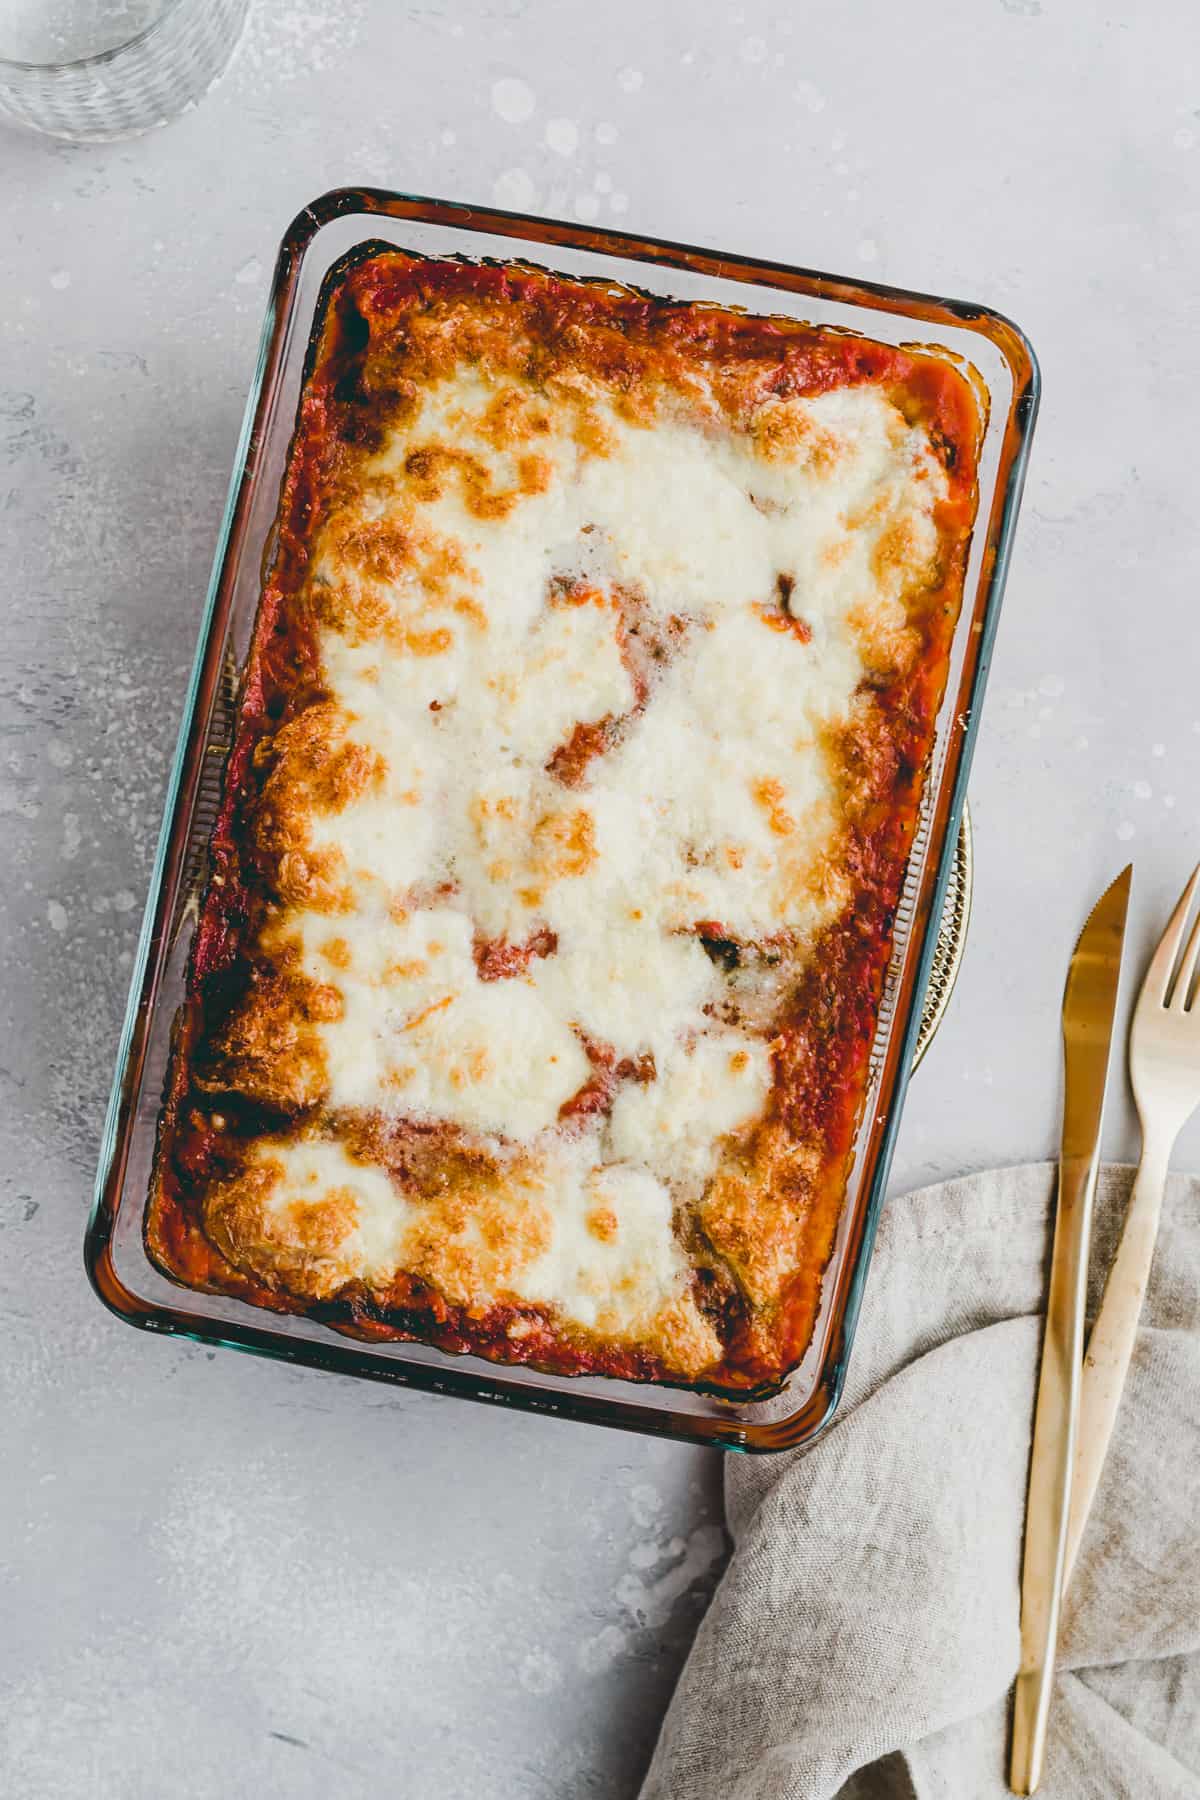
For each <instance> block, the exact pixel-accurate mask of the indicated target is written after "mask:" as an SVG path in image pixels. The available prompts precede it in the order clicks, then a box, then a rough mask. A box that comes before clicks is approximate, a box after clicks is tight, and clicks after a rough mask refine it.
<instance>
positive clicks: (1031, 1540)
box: [1008, 864, 1133, 1794]
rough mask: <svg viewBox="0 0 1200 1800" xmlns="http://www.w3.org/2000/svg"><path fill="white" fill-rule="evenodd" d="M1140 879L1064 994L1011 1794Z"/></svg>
mask: <svg viewBox="0 0 1200 1800" xmlns="http://www.w3.org/2000/svg"><path fill="white" fill-rule="evenodd" d="M1132 881H1133V865H1132V864H1130V865H1129V866H1128V867H1127V868H1126V869H1124V870H1123V871H1122V873H1121V874H1120V875H1118V876H1117V879H1116V880H1115V881H1114V882H1113V884H1112V886H1111V887H1110V888H1108V889H1107V890H1106V892H1105V893H1104V894H1102V895H1101V897H1100V899H1099V900H1098V901H1097V902H1096V904H1095V906H1094V907H1093V909H1092V913H1091V916H1090V917H1089V919H1088V922H1087V924H1086V925H1085V926H1084V928H1083V930H1082V932H1081V933H1080V935H1079V942H1078V943H1077V944H1076V946H1075V954H1074V956H1073V957H1072V958H1071V966H1070V969H1069V970H1068V971H1067V988H1066V993H1065V994H1064V996H1063V1054H1064V1059H1065V1065H1066V1084H1065V1092H1064V1096H1063V1126H1062V1152H1061V1155H1060V1157H1059V1164H1058V1205H1057V1209H1056V1215H1055V1221H1054V1251H1053V1254H1052V1257H1051V1261H1050V1297H1049V1300H1048V1302H1047V1306H1046V1333H1045V1337H1044V1338H1043V1340H1042V1368H1041V1374H1040V1376H1039V1378H1038V1392H1037V1411H1036V1413H1035V1415H1034V1423H1033V1452H1032V1455H1031V1457H1030V1463H1029V1499H1028V1501H1027V1503H1026V1509H1025V1560H1024V1564H1023V1567H1022V1571H1021V1668H1020V1673H1019V1674H1018V1676H1017V1690H1016V1700H1015V1704H1014V1707H1013V1740H1012V1763H1011V1766H1010V1769H1009V1777H1008V1783H1009V1786H1010V1787H1011V1788H1012V1791H1013V1793H1014V1794H1032V1793H1033V1792H1034V1790H1035V1789H1036V1787H1037V1785H1038V1782H1039V1781H1040V1780H1041V1776H1042V1759H1043V1756H1044V1754H1045V1749H1046V1724H1047V1721H1048V1719H1049V1716H1050V1695H1051V1691H1052V1689H1053V1686H1054V1660H1055V1654H1056V1651H1057V1646H1058V1620H1059V1613H1060V1611H1061V1608H1062V1590H1063V1575H1064V1572H1065V1567H1066V1555H1067V1521H1068V1518H1069V1516H1070V1510H1071V1472H1072V1470H1073V1468H1074V1464H1075V1429H1076V1421H1077V1419H1078V1416H1079V1385H1080V1374H1081V1368H1082V1363H1083V1324H1084V1311H1085V1307H1086V1303H1087V1267H1088V1240H1089V1238H1090V1236H1091V1229H1092V1202H1093V1200H1094V1199H1095V1195H1096V1174H1097V1171H1098V1169H1099V1166H1100V1130H1101V1126H1102V1124H1103V1120H1104V1088H1105V1084H1106V1082H1107V1079H1108V1060H1109V1048H1110V1046H1111V1044H1112V1033H1113V1019H1114V1017H1115V1014H1116V1008H1117V989H1118V987H1119V985H1120V980H1121V952H1122V950H1123V948H1124V944H1125V920H1126V916H1127V914H1128V911H1129V890H1130V885H1131V883H1132Z"/></svg>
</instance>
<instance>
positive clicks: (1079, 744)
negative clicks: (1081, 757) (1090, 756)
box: [1075, 731, 1088, 750]
mask: <svg viewBox="0 0 1200 1800" xmlns="http://www.w3.org/2000/svg"><path fill="white" fill-rule="evenodd" d="M1087 747H1088V740H1087V738H1086V737H1085V736H1084V734H1083V732H1082V731H1081V732H1080V734H1079V736H1078V737H1077V738H1076V739H1075V748H1076V749H1077V750H1086V749H1087Z"/></svg>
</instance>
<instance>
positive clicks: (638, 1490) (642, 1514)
mask: <svg viewBox="0 0 1200 1800" xmlns="http://www.w3.org/2000/svg"><path fill="white" fill-rule="evenodd" d="M629 1511H630V1515H631V1517H632V1518H633V1521H634V1523H635V1524H636V1525H643V1526H647V1525H653V1523H654V1521H655V1519H657V1517H658V1515H659V1513H660V1512H661V1511H662V1496H661V1494H660V1493H659V1491H658V1489H657V1488H653V1487H651V1486H650V1485H649V1483H648V1482H644V1481H643V1482H639V1483H638V1485H637V1487H635V1488H631V1489H630V1493H629Z"/></svg>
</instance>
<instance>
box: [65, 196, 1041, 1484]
mask: <svg viewBox="0 0 1200 1800" xmlns="http://www.w3.org/2000/svg"><path fill="white" fill-rule="evenodd" d="M367 239H376V240H381V241H383V242H386V243H389V244H396V245H399V246H401V247H403V248H405V249H408V250H413V251H417V252H420V253H423V254H426V255H429V256H437V257H449V256H466V257H470V258H473V259H479V258H488V259H493V260H497V261H503V262H512V261H514V260H525V261H534V262H537V263H540V264H541V265H543V266H545V267H549V268H552V269H555V270H558V271H561V272H563V273H567V274H572V275H581V276H585V277H591V278H602V279H611V280H614V281H618V282H622V283H625V284H628V285H632V286H635V287H640V288H643V289H645V290H648V291H650V292H653V293H656V294H665V295H670V296H673V297H675V298H677V299H681V300H703V301H706V302H709V303H716V304H720V305H725V306H729V307H737V308H742V309H744V310H747V311H751V312H755V313H775V314H783V315H787V316H789V317H792V318H799V319H805V320H808V321H810V322H813V323H816V324H821V325H831V326H835V327H837V328H839V329H841V330H845V331H851V332H857V333H859V334H861V335H869V336H870V337H873V338H876V339H882V340H883V341H885V342H888V343H899V344H904V343H916V342H920V343H921V344H922V345H923V346H924V347H926V348H931V347H932V348H934V349H936V350H938V351H940V352H941V353H943V354H945V355H947V356H949V357H951V358H952V359H954V360H956V361H958V362H959V363H960V364H964V365H969V367H970V368H971V369H972V370H973V371H974V374H975V376H976V377H977V385H981V387H982V390H983V391H984V394H985V397H986V403H987V407H988V421H987V427H986V433H985V437H984V441H983V445H982V451H981V459H980V510H979V515H978V520H977V524H976V530H975V536H974V539H973V543H972V548H971V556H970V561H969V564H968V569H967V578H966V585H965V589H964V597H963V607H962V614H961V617H960V620H959V625H958V629H957V632H956V635H955V639H954V644H953V649H952V654H951V661H950V670H949V678H948V682H947V690H946V698H945V702H944V704H943V707H942V710H941V714H940V716H939V721H938V732H937V741H936V745H935V749H934V753H933V760H932V765H931V768H930V772H929V779H928V783H927V787H926V795H925V805H924V809H923V815H922V820H921V825H920V829H919V832H918V834H917V837H916V841H915V844H914V848H913V853H912V858H911V862H910V866H909V871H908V877H907V881H906V884H905V889H904V894H903V898H902V901H901V905H900V909H899V914H898V918H897V924H896V934H895V948H894V952H893V956H892V961H891V966H890V969H889V973H888V979H887V984H886V988H885V992H884V998H883V1004H882V1006H881V1009H880V1015H879V1023H878V1028H877V1031H876V1037H875V1043H874V1049H873V1055H872V1063H871V1076H870V1081H869V1085H868V1089H867V1098H866V1104H865V1107H864V1110H863V1117H862V1122H861V1124H860V1127H859V1133H858V1141H857V1145H856V1150H855V1158H854V1164H853V1168H852V1171H851V1176H850V1181H849V1186H848V1189H847V1195H846V1202H845V1206H844V1209H843V1213H842V1219H841V1224H840V1227H839V1231H838V1236H837V1240H836V1243H835V1246H834V1251H833V1255H832V1258H831V1261H830V1263H829V1267H828V1270H827V1272H826V1275H825V1281H824V1288H823V1293H822V1302H821V1309H820V1313H819V1316H818V1320H817V1325H816V1330H815V1332H814V1335H813V1339H812V1343H811V1344H810V1346H809V1349H808V1352H807V1354H806V1355H805V1357H804V1360H803V1362H802V1363H801V1364H800V1366H799V1367H798V1368H797V1369H796V1370H795V1371H794V1372H793V1374H792V1375H791V1377H790V1378H789V1379H788V1381H787V1382H786V1383H785V1384H784V1386H783V1387H782V1388H781V1389H780V1390H779V1391H778V1392H777V1393H776V1394H774V1395H773V1396H771V1397H769V1398H766V1399H756V1400H755V1399H750V1400H730V1399H728V1398H724V1397H718V1396H716V1395H712V1394H707V1393H705V1392H703V1391H700V1390H693V1389H686V1388H675V1387H665V1386H647V1385H642V1384H636V1383H632V1382H623V1381H614V1380H610V1379H607V1378H601V1377H594V1376H582V1377H580V1376H572V1377H568V1376H555V1375H547V1374H543V1373H541V1372H539V1371H538V1370H536V1369H530V1368H523V1367H520V1368H518V1367H513V1368H509V1367H503V1366H499V1365H495V1364H492V1363H489V1362H485V1361H483V1360H482V1359H480V1358H478V1357H472V1356H469V1355H462V1356H454V1355H449V1354H447V1353H446V1352H444V1351H440V1350H435V1349H432V1348H429V1347H427V1346H424V1345H420V1344H401V1343H397V1344H372V1345H369V1346H368V1345H363V1344H360V1343H357V1342H354V1341H352V1340H349V1339H347V1338H345V1337H342V1336H339V1334H338V1333H337V1332H335V1331H333V1330H332V1329H330V1328H328V1327H326V1326H324V1325H322V1324H320V1323H318V1322H317V1321H315V1320H313V1319H308V1318H302V1317H280V1316H276V1315H275V1314H271V1313H266V1312H263V1311H261V1310H260V1309H258V1308H256V1307H252V1306H250V1305H248V1304H246V1303H245V1302H243V1301H239V1300H236V1299H231V1298H227V1297H225V1296H221V1295H210V1294H200V1293H193V1292H190V1291H188V1290H185V1289H183V1288H181V1287H178V1286H176V1285H175V1284H174V1283H172V1282H171V1281H169V1280H167V1279H166V1277H165V1276H163V1275H162V1274H160V1273H159V1271H158V1270H157V1269H155V1267H154V1266H153V1264H152V1263H151V1262H150V1261H149V1259H148V1257H147V1255H146V1252H145V1248H144V1245H143V1241H142V1216H143V1211H144V1208H145V1202H146V1195H147V1190H148V1186H149V1181H150V1172H151V1162H152V1158H153V1153H154V1141H155V1130H156V1125H157V1119H158V1112H159V1106H160V1102H161V1097H162V1092H163V1085H164V1080H165V1074H166V1068H167V1059H168V1055H169V1051H170V1041H171V1030H172V1021H173V1019H174V1016H175V1013H176V1010H177V1008H178V1006H179V1005H180V1002H181V1001H182V998H183V992H184V977H185V970H186V965H187V957H188V950H189V946H190V941H191V933H192V930H193V927H194V923H195V918H196V910H197V901H198V897H199V891H200V884H201V882H202V879H203V865H204V844H205V842H206V840H207V836H208V832H209V830H210V828H211V825H212V822H213V818H214V815H215V809H216V802H217V799H218V796H219V793H220V781H221V768H222V761H223V756H224V752H225V749H226V748H227V745H228V733H229V730H230V727H231V723H232V717H233V706H234V688H235V683H236V671H237V669H238V668H239V667H240V665H241V660H242V658H243V656H244V654H245V651H246V648H247V645H248V643H249V639H250V633H251V629H252V626H253V622H254V616H255V610H256V607H257V604H258V597H259V588H260V584H261V579H262V571H263V567H264V563H265V561H266V560H267V559H268V558H269V557H270V554H271V548H272V530H273V525H274V519H275V511H276V506H277V504H278V497H279V485H280V480H281V477H282V474H283V469H284V462H285V458H286V455H287V450H288V444H289V441H290V438H291V433H292V427H293V423H294V418H295V412H296V405H297V400H298V397H299V392H300V386H301V380H302V376H303V371H304V363H305V356H306V352H307V348H308V343H309V335H310V330H311V327H312V323H313V319H314V316H315V313H316V308H317V303H318V298H319V294H320V289H321V284H322V281H323V279H324V277H325V275H326V273H327V272H328V270H329V269H330V268H331V267H332V265H333V264H334V263H335V262H337V261H338V260H339V259H340V258H341V257H343V256H344V255H345V254H346V253H347V252H349V251H350V250H352V249H353V248H354V247H355V246H356V245H358V244H360V243H362V242H363V241H365V240H367ZM1038 387H1039V381H1038V370H1037V363H1036V360H1035V358H1034V354H1033V351H1032V349H1031V348H1030V346H1029V344H1028V343H1027V341H1026V340H1025V338H1024V337H1023V336H1022V334H1021V333H1020V331H1018V330H1017V328H1016V327H1015V326H1013V325H1012V324H1010V323H1009V322H1008V321H1007V320H1006V319H1003V318H1002V317H1000V316H999V315H998V314H997V313H994V312H990V311H988V310H987V309H985V308H983V307H979V306H973V305H967V304H964V303H962V302H958V301H950V300H938V299H933V298H931V297H929V296H926V295H920V294H910V293H905V292H903V291H901V290H899V289H895V288H885V287H880V286H876V285H874V284H871V283H866V282H853V281H848V280H844V279H841V278H839V277H835V276H829V275H820V274H814V273H812V272H810V271H807V270H803V269H795V268H790V267H787V266H785V265H780V264H773V263H766V262H759V261H755V260H753V259H750V258H746V257H734V256H729V255H726V254H724V253H720V252H715V251H710V250H697V249H693V248H690V247H688V246H685V245H681V244H671V243H661V242H657V241H654V240H651V239H647V238H636V237H629V236H625V235H624V234H622V233H617V232H609V231H600V230H597V229H595V228H592V227H582V226H575V225H568V224H561V223H558V222H555V221H552V220H545V219H532V218H525V217H522V216H519V215H516V214H511V213H503V212H496V211H491V210H484V209H479V208H474V207H466V206H458V205H452V204H450V203H448V202H444V201H438V200H427V199H422V198H419V197H417V196H413V195H404V194H392V193H386V192H383V191H380V190H378V189H367V188H356V189H340V190H337V191H335V192H333V193H330V194H326V195H324V196H323V198H321V199H320V200H317V201H315V202H314V203H313V204H312V205H311V206H309V207H306V208H305V210H304V211H303V212H302V213H301V214H300V216H299V217H298V218H297V219H296V220H295V222H294V223H293V225H292V226H291V228H290V230H289V231H288V233H287V235H286V236H285V238H284V240H283V243H282V245H281V246H280V251H279V259H278V262H277V264H276V268H275V277H274V281H273V284H272V288H271V295H270V299H269V301H268V304H267V316H266V320H265V323H264V327H263V335H262V342H261V347H260V352H259V358H258V366H257V368H256V371H255V376H254V381H253V384H252V386H251V390H250V397H249V400H248V402H247V407H246V414H245V419H244V422H243V426H242V434H241V439H240V442H239V445H238V451H237V458H236V461H235V465H234V471H233V479H232V482H231V485H230V491H229V499H228V502H227V504H226V509H225V516H224V520H223V522H222V528H221V536H220V541H219V543H218V546H217V554H216V560H215V563H214V567H213V574H212V579H211V582H210V585H209V592H208V599H207V602H206V605H205V611H204V618H203V622H202V625H201V630H200V643H199V648H198V651H197V655H196V662H195V666H194V668H193V671H192V678H191V684H190V687H189V690H188V696H187V703H186V707H185V712H184V719H183V725H182V729H181V732H180V738H179V746H178V750H177V752H176V756H175V761H174V765H173V767H172V770H171V777H170V782H169V784H168V789H167V801H166V813H165V818H164V822H163V828H162V835H161V838H160V842H159V847H158V854H157V857H156V860H155V864H154V869H153V872H152V875H151V880H150V893H149V897H148V900H147V903H146V913H145V918H144V920H143V924H142V932H141V938H140V941H139V944H138V950H137V956H136V959H135V962H134V969H133V979H132V985H131V989H130V996H129V1005H128V1009H127V1012H126V1016H125V1023H124V1028H123V1030H122V1034H121V1042H120V1049H119V1052H118V1057H117V1067H116V1075H115V1079H114V1083H113V1090H112V1097H111V1100H110V1103H109V1109H108V1116H107V1119H106V1121H105V1127H104V1137H103V1143H102V1146H101V1153H100V1164H99V1170H98V1174H97V1179H96V1192H95V1200H94V1203H93V1208H92V1214H91V1218H90V1221H89V1224H88V1231H87V1241H86V1247H85V1256H86V1262H87V1269H88V1273H89V1275H90V1278H91V1280H92V1283H93V1285H94V1287H95V1289H96V1291H97V1293H98V1294H99V1296H100V1298H101V1299H102V1300H103V1301H104V1302H105V1304H106V1305H107V1306H109V1307H110V1308H111V1309H112V1311H113V1312H115V1313H116V1314H117V1315H118V1316H119V1317H121V1318H123V1319H125V1320H127V1321H128V1322H129V1323H130V1324H131V1325H137V1326H140V1327H141V1328H142V1329H143V1330H146V1331H158V1332H168V1333H172V1334H175V1335H179V1336H184V1337H189V1338H192V1339H194V1340H196V1341H198V1342H200V1343H205V1344H229V1345H233V1346H236V1347H237V1348H239V1349H242V1350H249V1351H253V1352H256V1353H257V1354H259V1355H265V1356H277V1357H282V1358H285V1359H286V1360H288V1361H290V1362H297V1363H308V1364H311V1365H312V1366H313V1367H315V1368H321V1369H332V1370H337V1371H339V1372H340V1373H342V1374H350V1375H363V1376H370V1377H371V1378H373V1379H375V1380H381V1381H391V1382H395V1383H398V1384H400V1385H403V1386H407V1387H417V1388H424V1389H427V1390H429V1391H432V1392H435V1393H443V1394H459V1395H463V1396H465V1397H468V1398H471V1399H477V1400H490V1401H493V1402H496V1403H499V1404H502V1405H508V1406H516V1407H521V1408H523V1409H525V1410H527V1411H536V1412H543V1413H553V1414H558V1415H560V1416H562V1417H566V1418H573V1419H589V1420H592V1421H594V1422H596V1423H597V1424H605V1425H619V1426H624V1427H626V1428H628V1429H632V1430H637V1431H645V1432H652V1433H655V1434H657V1435H659V1436H663V1437H675V1438H681V1439H684V1440H687V1441H691V1442H699V1443H710V1444H717V1445H720V1446H722V1447H724V1448H726V1449H738V1450H748V1451H766V1450H779V1449H784V1448H788V1447H791V1446H794V1445H796V1444H799V1443H801V1442H803V1441H805V1440H806V1439H808V1438H810V1437H812V1436H813V1435H814V1434H815V1433H816V1432H817V1431H819V1430H820V1429H821V1427H822V1426H823V1425H825V1424H826V1423H827V1422H828V1420H829V1419H830V1417H831V1416H832V1414H833V1411H834V1408H835V1407H836V1405H837V1401H838V1397H839V1394H840V1392H841V1388H842V1384H843V1381H844V1377H845V1370H846V1361H847V1357H848V1354H849V1350H850V1344H851V1340H852V1338H853V1335H854V1328H855V1323H856V1320H857V1317H858V1313H859V1309H860V1307H861V1304H862V1297H863V1289H864V1286H865V1282H866V1276H867V1265H868V1262H869V1260H870V1252H871V1245H872V1242H873V1239H874V1236H875V1228H876V1224H877V1221H878V1218H879V1212H880V1208H881V1206H882V1203H883V1196H884V1188H885V1184H886V1181H887V1173H888V1167H889V1164H890V1161H891V1155H892V1149H893V1145H894V1143H895V1139H896V1132H897V1128H898V1126H899V1121H900V1112H901V1106H902V1103H903V1099H904V1093H905V1089H906V1086H907V1083H908V1077H909V1073H910V1069H911V1065H912V1060H913V1051H914V1048H915V1044H916V1038H917V1033H918V1028H919V1024H920V1016H921V1000H922V998H923V996H924V993H925V988H926V983H927V980H928V977H929V970H930V963H931V959H932V956H933V950H934V943H935V937H936V922H937V920H938V919H939V917H940V916H941V908H942V901H943V895H944V892H945V886H946V881H947V878H948V875H949V872H950V868H951V864H952V861H953V857H954V850H955V844H956V840H957V833H958V828H959V820H960V816H961V813H962V807H963V801H964V796H965V793H966V781H967V772H968V767H969V764H970V758H971V751H972V747H973V744H974V740H975V735H976V731H977V729H978V723H979V707H980V701H981V699H982V696H983V688H984V682H985V679H986V676H987V669H988V663H989V660H990V656H991V649H992V641H993V638H994V635H995V630H996V623H997V618H998V615H999V611H1000V600H1001V594H1002V591H1003V587H1004V578H1005V573H1006V569H1007V563H1008V556H1009V550H1010V547H1011V544H1012V537H1013V530H1014V526H1015V523H1016V515H1017V508H1018V502H1019V499H1020V494H1021V487H1022V482H1023V478H1024V473H1025V465H1026V460H1027V457H1028V453H1029V441H1030V433H1031V431H1032V427H1033V422H1034V417H1035V414H1036V411H1037V402H1038Z"/></svg>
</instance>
